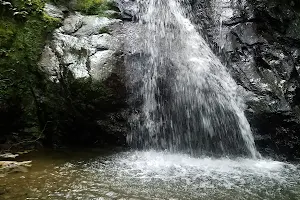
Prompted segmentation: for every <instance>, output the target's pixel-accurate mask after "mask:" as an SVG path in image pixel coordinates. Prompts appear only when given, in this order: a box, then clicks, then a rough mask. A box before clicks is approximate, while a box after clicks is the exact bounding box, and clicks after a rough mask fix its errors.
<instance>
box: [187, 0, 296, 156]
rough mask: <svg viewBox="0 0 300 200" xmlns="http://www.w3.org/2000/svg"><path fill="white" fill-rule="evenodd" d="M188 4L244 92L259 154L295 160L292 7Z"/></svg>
mask: <svg viewBox="0 0 300 200" xmlns="http://www.w3.org/2000/svg"><path fill="white" fill-rule="evenodd" d="M190 3H191V5H192V8H193V16H194V18H193V21H194V23H195V24H198V25H199V30H200V31H202V32H203V33H204V35H205V36H206V37H207V40H208V41H209V42H210V43H211V47H212V48H213V49H214V50H215V53H216V54H218V55H220V58H222V59H223V62H224V63H226V64H227V66H228V69H229V70H230V71H231V73H232V76H233V77H234V78H235V80H236V81H237V82H238V84H239V85H241V86H243V88H245V90H246V91H247V94H248V96H247V97H246V98H245V100H247V104H248V109H247V113H248V119H249V121H250V124H251V126H252V129H253V132H254V133H255V136H256V143H257V146H258V147H259V149H260V151H261V152H262V153H265V154H267V155H283V156H284V158H286V159H297V158H300V151H299V148H300V139H299V136H300V131H299V130H300V121H299V117H300V114H299V113H300V112H299V105H300V87H299V86H300V77H299V58H300V57H299V48H300V41H299V30H300V29H299V19H300V15H299V13H298V12H297V11H296V9H295V6H294V7H293V6H291V5H292V4H289V2H288V1H286V2H279V1H267V0H262V1H252V0H248V1H235V0H228V1H221V0H220V1H219V0H215V1H207V2H203V1H200V0H199V1H198V0H196V1H190ZM211 13H214V15H211ZM220 27H221V28H220Z"/></svg>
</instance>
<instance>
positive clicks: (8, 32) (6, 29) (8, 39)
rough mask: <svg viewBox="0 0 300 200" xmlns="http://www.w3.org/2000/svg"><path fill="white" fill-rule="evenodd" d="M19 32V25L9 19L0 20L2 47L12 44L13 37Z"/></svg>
mask: <svg viewBox="0 0 300 200" xmlns="http://www.w3.org/2000/svg"><path fill="white" fill-rule="evenodd" d="M16 32H17V26H16V24H15V23H12V22H11V21H10V20H9V19H7V18H4V19H2V20H0V46H1V49H7V48H9V46H10V45H11V43H12V41H13V38H14V36H15V34H16Z"/></svg>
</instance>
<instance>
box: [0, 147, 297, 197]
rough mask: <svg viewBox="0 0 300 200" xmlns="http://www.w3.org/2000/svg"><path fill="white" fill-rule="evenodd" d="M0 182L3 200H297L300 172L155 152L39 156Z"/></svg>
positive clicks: (260, 163)
mask: <svg viewBox="0 0 300 200" xmlns="http://www.w3.org/2000/svg"><path fill="white" fill-rule="evenodd" d="M24 159H32V160H33V167H32V169H30V171H29V172H28V173H17V174H10V175H8V176H6V177H4V178H1V179H2V180H1V185H2V186H1V187H5V189H6V191H7V192H6V193H5V194H4V195H1V196H0V197H1V198H2V199H14V200H19V199H20V200H21V199H22V200H24V199H57V200H60V199H91V200H92V199H205V200H208V199H211V200H214V199H220V200H221V199H222V200H224V199H225V200H226V199H241V200H242V199H247V200H249V199H300V179H299V177H300V170H299V169H298V167H297V166H296V165H291V164H286V163H281V162H277V161H272V160H252V159H243V158H240V159H229V158H222V159H213V158H205V157H203V158H191V157H189V156H188V155H181V154H171V153H167V152H155V151H144V152H138V151H107V150H105V151H102V150H86V151H72V152H62V151H60V152H50V151H45V152H39V153H32V154H30V155H27V158H26V157H25V158H24Z"/></svg>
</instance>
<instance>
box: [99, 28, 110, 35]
mask: <svg viewBox="0 0 300 200" xmlns="http://www.w3.org/2000/svg"><path fill="white" fill-rule="evenodd" d="M104 33H107V34H110V30H109V28H108V27H102V28H100V29H99V34H104Z"/></svg>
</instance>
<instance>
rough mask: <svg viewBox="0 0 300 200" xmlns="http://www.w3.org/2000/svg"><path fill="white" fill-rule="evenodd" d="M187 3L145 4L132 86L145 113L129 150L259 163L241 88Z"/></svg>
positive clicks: (151, 0) (143, 0)
mask: <svg viewBox="0 0 300 200" xmlns="http://www.w3.org/2000/svg"><path fill="white" fill-rule="evenodd" d="M184 3H185V2H184V1H183V0H138V4H139V14H138V16H137V17H138V20H139V26H141V27H142V30H143V31H142V33H141V34H140V35H139V37H140V41H141V42H139V43H138V44H137V45H138V47H136V48H139V49H142V50H143V56H141V58H140V59H135V60H134V62H132V63H131V66H130V67H131V68H134V70H136V71H139V72H140V73H135V74H131V75H130V79H131V81H132V82H134V81H133V79H135V80H136V79H138V80H139V81H138V83H137V84H135V86H132V90H133V93H134V94H136V99H137V100H136V101H141V104H142V105H141V106H140V107H141V108H140V110H139V111H137V113H135V114H133V116H132V119H131V125H132V132H131V134H129V135H128V142H129V143H130V144H131V145H132V146H134V147H136V148H140V149H158V150H168V151H171V152H183V153H188V154H191V155H193V156H200V155H221V156H229V155H234V156H250V157H253V158H257V157H259V153H258V152H257V151H256V149H255V144H254V139H253V136H252V133H251V128H250V125H249V123H248V121H247V119H246V117H245V114H244V111H243V110H244V103H243V99H242V98H241V97H240V96H239V92H238V91H239V89H238V85H237V84H236V83H235V82H234V80H233V79H232V78H231V76H230V74H229V73H228V72H227V70H226V67H225V66H224V65H222V63H221V62H220V61H219V59H218V58H217V57H216V56H215V55H214V53H213V52H212V50H211V49H210V48H209V45H208V44H207V43H206V41H205V40H204V39H203V37H202V36H201V33H198V32H197V30H196V28H195V26H194V25H193V24H192V23H191V21H190V20H189V16H188V9H187V8H186V6H183V5H184Z"/></svg>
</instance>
